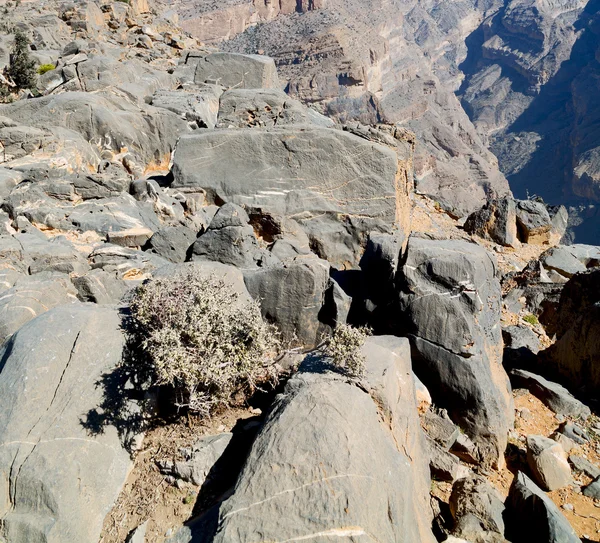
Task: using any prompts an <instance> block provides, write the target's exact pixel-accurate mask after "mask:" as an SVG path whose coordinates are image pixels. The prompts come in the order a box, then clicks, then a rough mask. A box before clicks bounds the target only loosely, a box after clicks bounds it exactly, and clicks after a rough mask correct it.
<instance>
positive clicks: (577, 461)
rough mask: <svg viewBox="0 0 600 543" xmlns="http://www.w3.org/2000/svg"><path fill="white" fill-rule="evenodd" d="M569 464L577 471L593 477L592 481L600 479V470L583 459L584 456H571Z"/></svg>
mask: <svg viewBox="0 0 600 543" xmlns="http://www.w3.org/2000/svg"><path fill="white" fill-rule="evenodd" d="M569 462H571V464H572V465H573V467H574V468H575V469H576V470H577V471H581V472H583V473H585V474H586V475H587V476H588V477H591V478H592V479H596V478H598V477H600V468H599V467H598V466H596V465H595V464H592V463H591V462H590V461H589V460H587V459H586V458H583V456H578V455H576V454H571V455H569Z"/></svg>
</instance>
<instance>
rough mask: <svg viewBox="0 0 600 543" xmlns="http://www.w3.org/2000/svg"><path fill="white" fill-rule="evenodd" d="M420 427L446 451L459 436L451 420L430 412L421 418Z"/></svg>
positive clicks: (456, 427)
mask: <svg viewBox="0 0 600 543" xmlns="http://www.w3.org/2000/svg"><path fill="white" fill-rule="evenodd" d="M421 426H422V427H423V429H424V430H425V433H426V434H427V435H428V436H429V437H430V438H431V439H433V440H434V441H435V442H436V443H437V444H438V445H440V447H442V448H443V449H444V450H446V451H448V450H450V448H451V447H452V445H454V442H455V441H456V440H457V438H458V435H459V434H460V431H459V429H458V426H456V425H455V424H454V423H453V422H452V421H451V420H449V419H448V418H445V417H442V416H440V415H438V414H436V413H433V412H432V411H428V412H427V413H425V414H423V415H422V416H421Z"/></svg>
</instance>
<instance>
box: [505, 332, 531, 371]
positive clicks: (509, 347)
mask: <svg viewBox="0 0 600 543" xmlns="http://www.w3.org/2000/svg"><path fill="white" fill-rule="evenodd" d="M502 339H503V340H504V354H503V358H502V364H503V365H504V367H505V368H506V369H512V368H515V367H517V368H523V367H531V366H533V365H534V364H535V361H536V356H535V355H536V354H537V353H538V352H539V350H540V340H539V338H538V336H537V334H536V333H535V332H534V331H533V330H532V329H531V328H528V327H526V326H507V327H506V328H503V329H502Z"/></svg>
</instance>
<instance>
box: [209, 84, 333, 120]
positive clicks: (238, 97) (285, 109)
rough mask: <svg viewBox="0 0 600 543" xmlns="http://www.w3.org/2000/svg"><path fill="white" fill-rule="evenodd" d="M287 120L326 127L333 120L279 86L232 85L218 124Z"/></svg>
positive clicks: (225, 96) (222, 103) (226, 93)
mask: <svg viewBox="0 0 600 543" xmlns="http://www.w3.org/2000/svg"><path fill="white" fill-rule="evenodd" d="M288 124H314V125H317V126H322V127H326V128H327V127H332V126H333V124H334V123H333V121H332V120H331V119H329V118H327V117H325V116H324V115H321V114H320V113H317V112H316V111H314V110H313V109H310V108H307V107H304V106H303V105H302V104H301V103H300V102H299V101H298V100H294V99H293V98H291V97H290V96H288V95H287V94H286V93H285V92H283V91H282V90H279V89H232V90H228V91H226V92H225V93H223V95H222V96H221V100H220V103H219V120H218V125H217V126H219V127H221V128H246V127H274V126H284V125H288Z"/></svg>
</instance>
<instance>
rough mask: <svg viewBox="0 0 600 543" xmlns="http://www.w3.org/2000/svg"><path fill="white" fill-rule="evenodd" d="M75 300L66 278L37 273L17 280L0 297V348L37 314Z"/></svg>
mask: <svg viewBox="0 0 600 543" xmlns="http://www.w3.org/2000/svg"><path fill="white" fill-rule="evenodd" d="M76 301H77V299H76V297H75V289H74V288H73V286H72V285H71V283H70V281H69V278H68V277H67V276H61V275H54V276H52V275H49V274H41V275H37V276H34V277H31V276H25V277H22V278H20V279H17V280H16V281H15V283H14V284H13V286H12V288H10V289H8V290H5V291H4V292H3V293H2V294H1V295H0V345H2V344H3V343H4V341H6V340H7V339H8V338H9V337H10V336H11V335H12V334H14V333H15V332H16V331H17V330H19V328H21V326H23V325H24V324H26V323H27V322H29V321H30V320H32V319H34V318H35V317H37V316H38V315H41V314H42V313H45V312H46V311H48V310H49V309H52V308H53V307H56V306H59V305H64V304H71V303H73V302H76Z"/></svg>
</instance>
